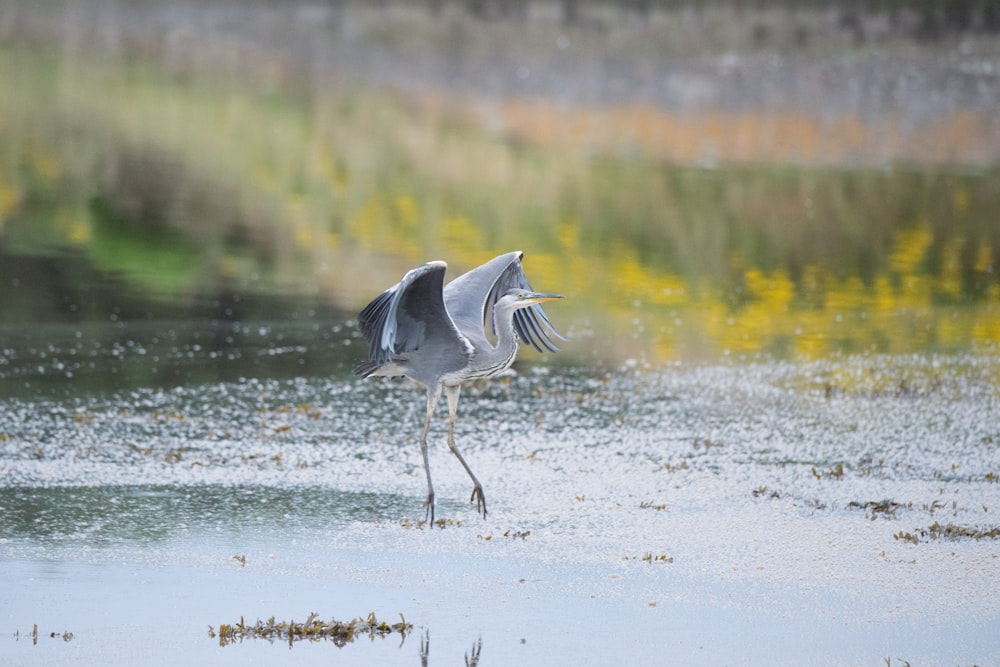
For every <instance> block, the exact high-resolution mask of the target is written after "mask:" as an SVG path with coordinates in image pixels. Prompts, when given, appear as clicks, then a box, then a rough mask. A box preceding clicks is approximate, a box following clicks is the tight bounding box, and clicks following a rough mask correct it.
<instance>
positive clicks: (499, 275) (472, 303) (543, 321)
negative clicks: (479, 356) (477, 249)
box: [444, 251, 566, 352]
mask: <svg viewBox="0 0 1000 667" xmlns="http://www.w3.org/2000/svg"><path fill="white" fill-rule="evenodd" d="M523 256H524V253H522V252H520V251H515V252H509V253H506V254H504V255H500V256H499V257H494V258H493V259H491V260H490V261H488V262H486V263H485V264H483V265H482V266H479V267H476V268H475V269H472V270H471V271H469V272H468V273H464V274H462V275H461V276H459V277H458V278H456V279H455V280H453V281H451V282H450V283H448V284H447V285H446V286H445V288H444V300H445V303H446V304H447V306H448V312H450V313H451V316H452V318H453V320H454V322H455V324H456V326H458V328H459V330H460V331H462V332H463V333H465V334H466V335H469V336H479V337H485V335H486V326H487V323H489V326H490V328H491V330H492V327H493V306H495V305H496V302H497V301H498V300H499V299H500V297H502V296H503V295H504V294H505V293H506V292H507V290H510V289H512V288H518V289H524V290H529V291H530V290H531V285H530V284H528V278H527V277H526V276H525V275H524V269H523V268H522V267H521V258H522V257H523ZM514 329H515V330H516V331H517V335H518V336H519V337H520V338H521V340H522V341H524V342H525V343H526V344H528V345H531V346H532V347H534V348H535V349H536V350H538V351H539V352H543V351H549V352H555V351H556V350H558V349H559V347H558V346H557V345H556V344H555V342H554V340H553V339H554V338H558V339H560V340H566V338H564V337H563V336H562V334H560V333H559V332H558V331H556V329H555V327H553V326H552V323H551V322H549V318H548V317H547V316H546V315H545V311H544V310H542V307H541V306H540V305H539V304H535V305H533V306H531V307H529V308H524V309H522V310H518V311H517V312H515V313H514ZM493 333H494V334H496V331H493Z"/></svg>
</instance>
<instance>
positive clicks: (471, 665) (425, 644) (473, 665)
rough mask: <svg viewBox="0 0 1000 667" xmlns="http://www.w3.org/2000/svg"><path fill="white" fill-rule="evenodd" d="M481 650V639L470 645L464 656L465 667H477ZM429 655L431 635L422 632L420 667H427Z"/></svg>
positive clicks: (428, 631)
mask: <svg viewBox="0 0 1000 667" xmlns="http://www.w3.org/2000/svg"><path fill="white" fill-rule="evenodd" d="M482 650H483V638H482V637H480V638H479V639H477V640H476V641H475V642H473V644H472V649H471V650H470V651H468V652H467V653H466V654H465V667H477V665H479V656H480V654H481V653H482ZM430 653H431V633H430V630H424V634H422V635H421V636H420V667H428V665H429V664H430V662H429V658H430Z"/></svg>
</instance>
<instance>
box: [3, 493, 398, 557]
mask: <svg viewBox="0 0 1000 667" xmlns="http://www.w3.org/2000/svg"><path fill="white" fill-rule="evenodd" d="M411 505H412V501H410V499H408V498H407V499H404V498H400V497H396V496H394V495H392V494H386V493H363V492H362V493H352V492H344V491H338V490H335V489H330V488H325V487H298V488H294V489H284V488H275V487H267V486H238V487H229V486H225V485H223V486H218V485H212V486H198V487H191V486H187V487H186V486H114V485H102V486H75V487H54V488H46V487H0V513H2V514H3V517H4V521H3V523H2V525H0V540H14V539H16V540H29V541H32V542H40V543H43V544H60V545H64V546H65V545H70V544H78V545H88V546H102V545H111V544H116V543H121V542H138V543H149V542H163V541H166V540H169V539H172V538H178V537H180V538H183V537H184V536H187V535H192V536H197V539H205V537H206V536H207V535H212V536H214V537H215V538H217V539H218V538H231V537H239V536H244V535H246V536H254V539H255V540H259V539H260V537H261V536H262V535H267V534H272V533H275V532H278V531H280V532H282V533H284V532H287V531H288V530H289V529H290V528H294V529H295V530H297V531H299V532H300V533H304V532H306V531H309V530H334V529H337V528H342V527H344V526H346V525H348V524H350V523H351V522H354V521H361V522H374V521H377V520H380V519H382V518H384V517H385V516H397V515H400V514H402V513H403V511H404V509H409V508H410V506H411Z"/></svg>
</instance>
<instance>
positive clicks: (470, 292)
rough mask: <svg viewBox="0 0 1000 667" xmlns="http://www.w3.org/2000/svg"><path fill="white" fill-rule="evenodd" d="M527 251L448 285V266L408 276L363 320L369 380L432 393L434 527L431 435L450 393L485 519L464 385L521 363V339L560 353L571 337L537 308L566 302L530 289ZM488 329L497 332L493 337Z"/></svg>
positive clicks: (451, 442)
mask: <svg viewBox="0 0 1000 667" xmlns="http://www.w3.org/2000/svg"><path fill="white" fill-rule="evenodd" d="M523 256H524V253H522V252H520V251H517V252H509V253H507V254H505V255H500V256H499V257H495V258H493V259H491V260H490V261H488V262H486V263H485V264H483V265H482V266H479V267H477V268H475V269H472V270H471V271H469V272H468V273H465V274H462V275H461V276H459V277H458V278H456V279H455V280H453V281H451V282H450V283H448V284H447V285H445V284H444V272H445V269H446V268H447V267H448V265H447V264H445V263H444V262H428V263H427V264H424V265H423V266H418V267H417V268H415V269H413V270H412V271H409V272H408V273H407V274H406V275H405V276H403V279H402V280H401V281H399V283H397V284H396V285H394V286H392V287H390V288H389V289H387V290H386V291H384V292H382V294H380V295H379V296H378V297H376V298H375V299H374V300H373V301H372V302H371V303H370V304H368V305H367V306H366V307H365V309H364V310H362V311H361V314H360V315H359V317H358V326H359V327H360V329H361V333H362V334H364V336H365V338H366V339H367V340H368V342H369V349H368V359H366V360H365V361H360V362H358V363H357V364H355V365H354V372H355V373H356V374H357V375H361V376H362V377H370V376H386V377H397V376H405V377H408V378H410V379H411V380H413V381H415V382H417V383H419V384H421V385H423V386H424V387H426V388H427V418H426V419H425V421H424V428H423V431H422V432H421V433H420V453H421V454H422V455H423V458H424V471H425V472H426V473H427V503H426V504H427V515H428V517H429V519H430V525H433V524H434V485H433V483H432V482H431V468H430V464H429V462H428V459H427V431H428V429H429V428H430V423H431V417H432V416H433V415H434V408H435V407H436V406H437V403H438V401H439V400H440V399H441V393H442V392H444V394H445V396H446V397H447V399H448V448H449V449H450V450H451V452H452V453H453V454H454V455H455V456H456V457H457V458H458V460H459V462H460V463H461V464H462V467H464V468H465V471H466V472H467V473H469V477H471V478H472V483H473V489H472V497H471V499H470V500H471V501H475V503H476V509H477V511H479V512H481V513H482V515H483V518H484V519H485V518H486V496H485V495H484V494H483V486H482V484H480V483H479V480H478V479H476V476H475V474H473V472H472V469H471V468H470V467H469V464H468V463H466V462H465V459H464V458H462V454H461V453H460V452H459V451H458V447H456V446H455V414H456V412H457V410H458V396H459V392H460V391H461V389H462V385H463V384H466V383H468V382H471V381H473V380H478V379H480V378H489V377H494V376H496V375H499V374H500V373H503V372H504V371H505V370H507V369H508V368H510V365H511V364H512V363H514V357H515V355H516V354H517V347H518V340H521V341H523V342H525V343H527V344H528V345H531V346H532V347H534V348H535V349H536V350H538V351H540V352H543V351H547V352H555V351H557V350H558V349H559V348H558V347H557V346H556V344H555V342H554V341H553V339H555V338H558V339H560V340H566V339H565V338H564V337H563V336H562V335H561V334H559V332H558V331H556V330H555V328H554V327H553V326H552V324H551V323H550V322H549V318H548V317H546V315H545V311H543V310H542V307H541V306H540V305H538V304H539V303H541V302H543V301H551V300H553V299H561V298H563V297H561V296H560V295H558V294H543V293H539V292H534V291H532V290H531V286H530V285H529V284H528V279H527V278H526V277H525V275H524V270H523V269H522V268H521V258H522V257H523ZM487 326H488V327H489V330H490V332H491V333H492V335H488V334H487Z"/></svg>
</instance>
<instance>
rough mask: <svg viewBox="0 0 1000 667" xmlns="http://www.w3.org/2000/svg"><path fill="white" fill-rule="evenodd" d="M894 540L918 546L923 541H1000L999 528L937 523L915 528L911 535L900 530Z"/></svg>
mask: <svg viewBox="0 0 1000 667" xmlns="http://www.w3.org/2000/svg"><path fill="white" fill-rule="evenodd" d="M893 537H894V538H896V539H897V540H902V541H904V542H912V543H913V544H919V543H920V542H921V541H925V540H961V539H965V538H970V539H974V540H983V539H993V540H995V539H1000V526H961V525H957V524H954V523H950V522H949V523H947V524H941V523H939V522H937V521H935V522H934V523H932V524H931V525H930V526H928V527H927V528H917V529H915V530H914V531H913V532H912V533H911V532H909V531H905V530H901V531H899V532H898V533H896V534H895V535H893Z"/></svg>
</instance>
